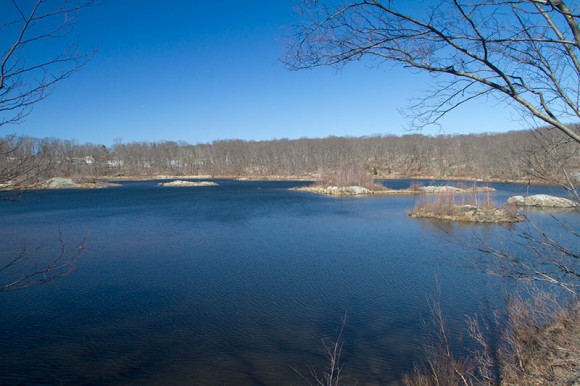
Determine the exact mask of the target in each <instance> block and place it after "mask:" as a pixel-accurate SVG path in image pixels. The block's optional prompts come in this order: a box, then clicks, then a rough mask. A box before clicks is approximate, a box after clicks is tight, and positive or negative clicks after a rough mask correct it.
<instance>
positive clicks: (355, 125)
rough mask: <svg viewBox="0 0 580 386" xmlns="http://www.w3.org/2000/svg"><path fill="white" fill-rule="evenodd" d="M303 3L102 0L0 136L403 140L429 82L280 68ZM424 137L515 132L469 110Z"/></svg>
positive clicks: (487, 112)
mask: <svg viewBox="0 0 580 386" xmlns="http://www.w3.org/2000/svg"><path fill="white" fill-rule="evenodd" d="M300 2H301V1H300V0H277V1H266V0H245V1H239V0H222V1H197V0H191V1H187V0H167V1H163V2H161V1H154V0H115V1H113V0H104V1H103V3H102V4H101V5H99V6H97V7H94V8H91V9H87V10H85V11H84V12H83V13H82V14H81V15H80V17H79V20H78V23H77V25H76V27H75V30H74V32H73V33H72V34H71V36H70V37H71V38H73V39H76V40H78V42H79V43H80V46H81V48H84V49H86V50H91V49H93V48H98V52H97V54H96V55H95V56H94V58H93V59H92V60H91V61H90V63H89V64H88V65H87V67H85V68H84V69H83V70H82V71H80V72H78V73H75V74H73V76H72V77H71V78H69V79H67V80H65V81H64V82H62V83H60V84H59V85H58V86H57V88H56V89H55V91H54V93H53V94H52V95H51V96H50V98H48V99H46V100H44V101H42V102H41V103H39V104H37V105H36V106H35V108H34V111H33V112H32V114H31V115H30V116H28V117H27V119H26V121H25V122H24V123H21V124H20V125H18V126H11V127H4V128H3V131H4V133H2V134H8V133H13V132H16V133H19V134H25V135H30V136H34V137H40V138H43V137H57V138H62V139H74V140H77V141H78V142H80V143H84V142H93V143H100V144H105V145H111V144H113V143H114V142H115V141H119V140H120V141H123V142H133V141H164V140H172V141H180V140H181V141H186V142H189V143H205V142H211V141H212V140H216V139H234V138H236V139H245V140H269V139H275V138H300V137H311V138H312V137H326V136H330V135H336V136H363V135H373V134H397V135H401V134H406V133H408V131H407V130H406V129H405V128H406V127H407V124H408V122H407V121H406V120H405V118H404V117H403V116H402V115H401V114H400V113H399V110H401V109H404V108H405V107H406V106H407V105H408V103H409V98H412V97H413V96H418V95H420V93H421V91H424V90H426V89H427V87H428V84H429V83H430V82H432V80H431V78H430V77H429V76H427V75H422V74H419V75H418V74H414V73H411V72H408V71H405V70H403V69H399V68H390V67H384V68H370V67H367V66H365V65H364V64H362V63H354V64H353V65H349V66H347V67H345V68H344V69H342V70H340V71H337V70H336V69H332V68H319V69H314V70H308V71H298V72H293V71H289V70H288V69H286V68H285V67H284V66H283V65H282V64H281V63H280V61H279V58H280V57H281V56H282V55H283V53H284V44H283V42H282V40H283V36H285V35H287V34H288V33H289V31H290V26H291V25H292V24H295V23H296V22H297V21H298V20H299V16H298V15H297V14H296V12H295V11H294V8H295V7H296V5H298V4H299V3H300ZM441 123H442V130H443V131H440V129H437V128H434V129H432V130H424V131H423V133H424V134H439V133H444V134H455V133H479V132H503V131H508V130H514V129H521V128H523V127H522V125H521V124H520V123H519V122H517V121H516V120H514V119H513V117H512V113H511V112H510V111H509V110H506V109H505V108H504V107H503V106H496V105H493V104H484V103H483V102H482V101H480V102H475V103H472V104H471V105H466V106H465V107H463V108H461V109H459V110H457V111H455V112H454V113H452V114H451V115H450V116H449V117H447V118H446V119H445V120H443V121H442V122H441Z"/></svg>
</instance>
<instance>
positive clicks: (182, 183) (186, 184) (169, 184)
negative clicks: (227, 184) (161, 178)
mask: <svg viewBox="0 0 580 386" xmlns="http://www.w3.org/2000/svg"><path fill="white" fill-rule="evenodd" d="M157 185H158V186H165V187H189V186H218V184H217V183H215V182H213V181H184V180H175V181H170V182H160V183H158V184H157Z"/></svg>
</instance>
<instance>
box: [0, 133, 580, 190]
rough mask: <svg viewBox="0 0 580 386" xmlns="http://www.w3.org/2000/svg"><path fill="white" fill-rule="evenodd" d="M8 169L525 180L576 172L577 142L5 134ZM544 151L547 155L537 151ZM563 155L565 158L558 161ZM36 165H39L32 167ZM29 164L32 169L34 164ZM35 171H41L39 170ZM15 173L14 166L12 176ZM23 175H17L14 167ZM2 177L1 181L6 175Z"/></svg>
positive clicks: (549, 136)
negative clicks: (109, 141) (542, 170)
mask: <svg viewBox="0 0 580 386" xmlns="http://www.w3.org/2000/svg"><path fill="white" fill-rule="evenodd" d="M0 151H1V157H2V158H1V160H0V161H1V162H2V171H0V173H4V175H3V176H4V180H6V179H7V178H6V172H5V171H6V170H12V169H17V168H18V167H17V166H18V165H20V167H24V169H26V170H27V173H28V175H27V178H33V177H36V178H47V177H52V176H60V177H72V178H93V177H114V176H154V175H174V176H193V175H209V176H296V177H312V176H315V175H317V174H318V173H320V172H321V171H323V170H332V169H336V168H338V167H340V166H344V165H356V166H358V167H362V168H364V169H365V170H368V172H369V173H371V174H373V175H375V176H377V177H398V176H400V177H413V176H432V177H435V178H453V177H470V178H481V179H523V178H529V176H530V174H532V175H533V174H534V173H533V170H531V169H533V168H537V166H535V165H532V164H531V161H530V158H531V157H530V156H531V155H533V157H532V158H535V160H534V163H540V164H542V163H543V164H544V165H543V166H544V167H546V169H548V170H551V169H554V170H556V169H558V168H559V167H566V168H569V169H571V170H578V169H579V165H580V161H579V155H578V148H577V146H574V144H570V143H567V141H566V139H565V138H564V137H563V136H562V135H560V134H559V133H558V132H557V131H555V130H548V129H540V130H535V131H514V132H508V133H502V134H470V135H439V136H434V137H433V136H425V135H421V134H409V135H403V136H393V135H386V136H371V137H356V138H355V137H328V138H322V139H296V140H288V139H278V140H271V141H242V140H220V141H215V142H212V143H207V144H195V145H192V144H188V143H185V142H171V141H167V142H133V143H127V144H115V145H113V146H111V147H106V146H104V145H95V144H90V143H87V144H78V143H76V142H74V141H69V140H61V139H54V138H46V139H35V138H30V137H14V136H12V137H5V138H2V139H0ZM543 152H545V153H546V157H543V158H541V157H540V158H539V157H538V155H541V154H543ZM555 159H557V160H558V162H559V164H558V165H556V164H554V162H555V161H554V160H555ZM27 165H35V167H32V166H27ZM28 169H30V170H28ZM35 173H36V174H35ZM12 174H14V173H13V172H11V175H12ZM16 174H18V173H16ZM0 182H1V181H0Z"/></svg>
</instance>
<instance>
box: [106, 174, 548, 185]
mask: <svg viewBox="0 0 580 386" xmlns="http://www.w3.org/2000/svg"><path fill="white" fill-rule="evenodd" d="M96 179H99V180H104V181H112V182H115V181H151V180H172V179H181V180H183V179H216V180H217V179H220V180H239V181H312V182H315V181H316V179H317V176H316V175H288V176H286V175H210V174H199V175H166V174H160V175H134V176H102V177H98V178H96ZM374 179H375V180H431V181H467V182H481V183H486V182H496V183H512V184H528V183H529V184H534V185H550V184H548V183H547V182H546V181H543V180H534V179H528V178H522V179H500V178H479V177H472V176H459V177H436V176H427V175H411V176H404V175H392V174H389V175H377V176H374Z"/></svg>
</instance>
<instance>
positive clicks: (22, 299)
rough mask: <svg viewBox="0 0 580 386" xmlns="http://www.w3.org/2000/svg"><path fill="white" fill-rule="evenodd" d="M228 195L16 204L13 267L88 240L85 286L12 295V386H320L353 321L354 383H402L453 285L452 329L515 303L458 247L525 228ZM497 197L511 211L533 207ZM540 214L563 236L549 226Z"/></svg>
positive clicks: (230, 185) (3, 304)
mask: <svg viewBox="0 0 580 386" xmlns="http://www.w3.org/2000/svg"><path fill="white" fill-rule="evenodd" d="M217 182H218V183H219V186H217V187H191V188H161V187H158V186H156V184H155V181H149V182H126V183H123V186H122V187H119V188H111V189H105V190H63V191H49V192H32V193H29V194H27V195H25V196H24V198H23V200H22V202H20V203H7V202H2V203H0V218H1V223H0V245H2V247H1V248H0V261H7V259H9V258H10V257H11V256H14V255H16V254H17V253H19V251H21V250H22V248H23V247H24V246H25V244H26V245H27V248H28V250H29V251H30V253H31V254H32V255H33V256H35V257H37V258H49V257H50V256H51V254H55V253H58V249H59V243H58V238H59V229H60V233H61V234H62V238H63V240H64V241H65V242H66V243H67V244H68V245H74V244H75V243H76V242H79V241H80V240H82V239H83V238H86V240H87V252H86V253H85V254H84V255H83V257H82V260H81V261H80V262H79V264H78V267H77V269H76V270H75V271H74V272H73V273H72V274H70V275H69V276H67V277H64V278H62V279H59V280H56V281H53V282H51V283H49V284H46V285H40V286H36V287H31V288H28V289H24V290H20V291H16V292H7V293H0V325H1V326H2V328H1V329H0V350H1V353H2V354H1V357H0V384H134V385H146V384H160V385H161V384H175V385H178V384H192V385H279V384H287V385H289V384H294V385H296V384H304V383H306V382H305V381H304V380H303V379H301V378H300V377H299V376H297V375H296V373H295V372H294V371H293V370H292V368H291V367H292V366H293V367H295V368H298V369H300V370H303V371H305V372H308V368H309V366H313V367H317V368H321V369H322V368H324V366H325V360H324V356H323V352H324V351H323V346H322V343H321V338H322V337H323V336H329V337H334V336H335V334H336V331H337V327H338V326H339V325H340V321H341V318H342V317H343V315H344V314H345V313H347V318H348V321H347V324H346V326H345V329H344V335H343V337H344V339H345V341H346V343H345V349H344V373H345V374H346V375H348V377H349V378H348V379H350V380H355V379H356V380H358V382H359V384H365V385H366V384H376V385H382V384H397V381H398V379H399V378H400V375H401V372H402V371H406V370H410V369H411V368H412V364H413V361H415V360H420V359H421V358H422V355H423V354H422V351H421V342H422V341H423V340H424V332H423V330H422V327H421V319H422V318H426V317H428V315H429V308H428V302H427V300H428V299H429V297H431V296H433V293H434V291H435V289H436V288H437V287H440V293H441V302H442V305H443V307H444V310H445V313H446V315H447V317H448V318H449V320H450V323H449V324H450V329H451V330H452V331H459V330H461V329H462V327H463V321H464V315H465V314H472V313H475V312H478V313H479V312H481V311H482V306H483V305H486V304H489V305H493V304H498V302H500V301H501V298H502V283H501V281H500V280H499V279H497V278H494V277H490V276H488V275H485V274H482V273H480V272H478V271H477V270H476V269H474V268H473V266H472V264H471V262H470V256H473V254H474V252H473V251H470V250H468V249H466V248H463V247H461V246H459V245H458V244H457V243H455V242H453V240H452V239H453V238H455V239H458V240H461V241H463V242H466V243H468V244H469V243H475V241H473V240H475V239H479V238H481V239H484V240H491V241H493V240H500V239H502V240H503V239H504V238H505V237H509V233H510V227H511V228H515V229H517V228H518V227H521V226H523V225H522V224H519V225H515V226H510V227H507V226H468V225H459V224H448V225H447V226H446V227H445V230H446V231H447V232H449V235H446V233H445V232H443V231H442V229H441V228H440V227H439V226H438V225H436V223H433V222H431V221H428V220H418V219H411V218H409V217H408V216H407V212H408V211H409V209H411V208H412V207H413V206H414V204H415V201H416V200H418V198H417V197H413V196H393V197H367V198H357V199H335V198H328V197H320V196H315V195H312V194H309V193H303V192H296V191H290V190H288V188H289V187H292V186H300V185H304V184H305V183H304V182H257V181H253V182H250V181H226V180H223V181H217ZM385 183H386V185H387V186H390V187H407V186H408V185H409V181H387V182H385ZM493 186H494V187H496V188H497V189H498V192H497V193H495V194H493V197H492V198H493V199H495V200H496V201H498V202H503V201H504V200H505V198H506V197H508V196H509V195H512V194H516V193H517V194H524V193H526V187H525V186H521V185H514V184H495V185H493ZM552 190H554V188H549V187H531V191H530V193H537V192H546V193H552ZM560 194H561V193H560ZM530 216H531V217H532V218H533V219H534V220H535V221H537V222H538V223H539V224H540V225H544V226H547V227H550V226H552V219H551V217H550V216H549V215H546V214H545V213H543V212H533V213H530ZM4 275H6V273H5V274H4ZM0 277H4V276H0Z"/></svg>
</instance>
